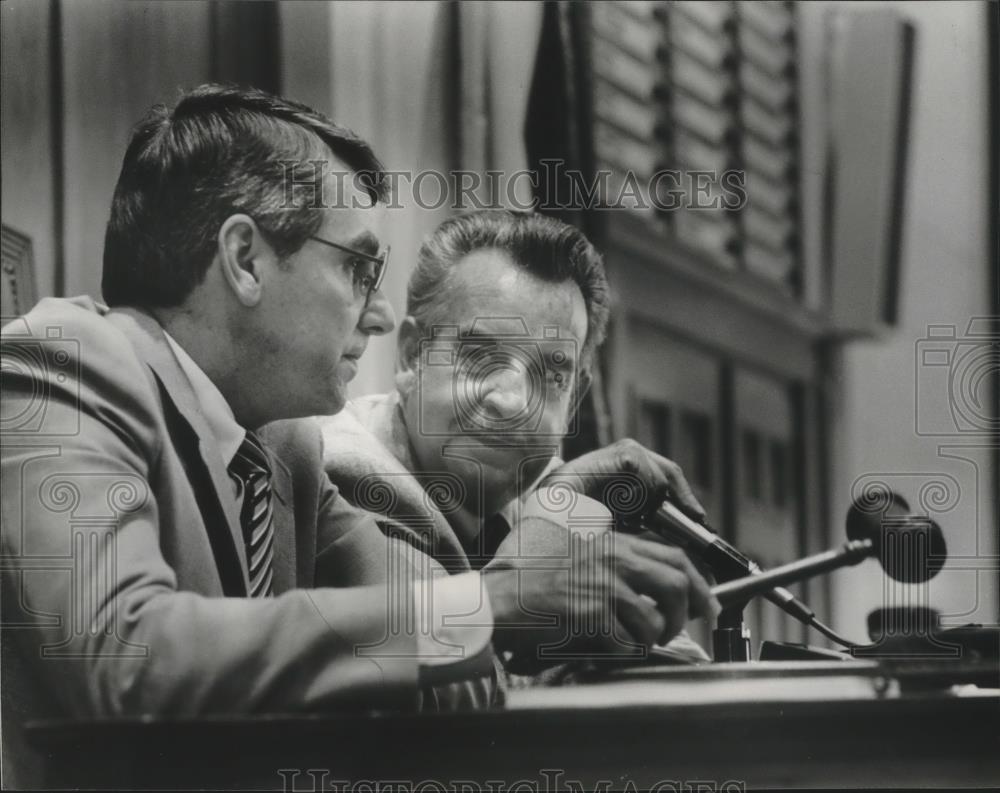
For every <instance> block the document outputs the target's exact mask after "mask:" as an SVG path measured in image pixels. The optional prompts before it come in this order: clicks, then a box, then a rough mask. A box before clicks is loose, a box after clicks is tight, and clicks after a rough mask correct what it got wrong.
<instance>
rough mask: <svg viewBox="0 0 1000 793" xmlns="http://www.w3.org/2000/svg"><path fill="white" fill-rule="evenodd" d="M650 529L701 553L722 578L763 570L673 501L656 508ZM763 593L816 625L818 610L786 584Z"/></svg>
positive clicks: (801, 619) (702, 557) (754, 573)
mask: <svg viewBox="0 0 1000 793" xmlns="http://www.w3.org/2000/svg"><path fill="white" fill-rule="evenodd" d="M650 528H651V529H653V531H655V532H657V533H658V534H659V535H660V536H662V537H664V538H665V539H668V540H670V541H671V542H674V543H676V544H677V545H679V546H681V547H682V548H684V549H685V550H687V551H691V552H693V553H695V554H697V555H698V556H699V557H700V558H701V559H702V560H703V561H704V562H705V564H707V565H708V566H709V567H711V568H712V572H714V573H715V575H716V576H717V577H718V578H720V579H723V580H725V581H732V580H733V579H737V578H742V577H744V576H748V575H749V576H755V575H761V574H762V573H763V571H762V570H761V568H760V567H759V566H758V564H757V563H756V562H754V561H752V560H750V559H748V558H747V557H745V556H744V555H743V554H742V553H740V552H739V551H738V550H736V548H734V547H733V546H732V545H730V544H729V543H728V542H726V541H725V540H724V539H722V537H720V536H719V535H718V534H716V533H715V532H714V531H712V529H710V528H709V527H708V526H703V525H702V524H700V523H697V522H695V521H693V520H692V519H691V518H689V517H688V516H687V515H685V514H684V513H683V512H681V510H680V509H678V508H677V507H676V506H674V505H673V504H671V503H670V502H669V501H664V502H663V505H662V506H661V507H660V508H659V509H658V510H657V511H656V516H655V519H654V520H653V521H652V526H650ZM761 594H763V596H764V597H765V598H767V599H768V600H770V601H771V602H772V603H773V604H774V605H776V606H777V607H778V608H780V609H781V610H782V611H784V612H785V613H786V614H790V615H791V616H792V617H794V618H795V619H797V620H799V621H801V622H803V623H805V624H806V625H812V624H813V621H814V620H815V618H816V613H815V612H814V611H813V610H812V609H810V608H809V607H808V606H807V605H806V604H805V603H803V602H802V601H801V600H799V599H798V598H797V597H795V595H793V594H792V593H791V592H789V591H788V590H787V589H785V588H784V587H780V586H779V587H773V588H770V589H768V588H765V591H764V592H762V593H761ZM730 605H732V604H730Z"/></svg>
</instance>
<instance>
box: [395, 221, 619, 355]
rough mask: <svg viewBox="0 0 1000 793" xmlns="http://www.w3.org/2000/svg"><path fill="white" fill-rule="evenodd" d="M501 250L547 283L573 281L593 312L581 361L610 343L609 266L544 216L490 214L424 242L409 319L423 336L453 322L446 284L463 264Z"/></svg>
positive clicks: (447, 227)
mask: <svg viewBox="0 0 1000 793" xmlns="http://www.w3.org/2000/svg"><path fill="white" fill-rule="evenodd" d="M484 248H486V249H490V248H492V249H496V250H500V251H503V252H504V253H506V254H507V255H509V256H510V257H511V258H512V259H513V261H514V262H515V264H517V265H518V266H520V267H523V268H524V269H526V270H527V271H528V272H530V273H532V274H533V275H535V276H537V277H539V278H542V279H544V280H546V281H552V282H557V283H558V282H562V281H569V280H572V281H574V282H575V283H576V285H577V286H579V287H580V291H581V292H582V293H583V301H584V305H585V306H586V308H587V338H586V340H585V342H584V346H583V351H582V354H581V361H582V363H583V365H584V366H587V365H589V362H590V360H591V356H592V355H593V353H594V351H595V350H596V349H597V347H598V346H599V345H600V344H601V342H602V341H604V336H605V333H606V331H607V324H608V314H609V312H610V295H609V291H608V281H607V277H606V276H605V274H604V260H603V259H602V258H601V255H600V254H599V253H598V252H597V250H596V249H595V248H594V246H593V245H591V244H590V241H589V240H588V239H587V238H586V237H585V236H584V235H583V233H582V232H581V231H579V230H578V229H576V228H574V227H573V226H569V225H567V224H566V223H562V222H561V221H558V220H554V219H552V218H549V217H545V216H544V215H535V214H532V213H527V212H512V211H509V210H505V209H500V210H497V209H486V210H480V211H477V212H470V213H468V214H464V215H459V216H457V217H454V218H451V219H449V220H446V221H445V222H444V223H442V224H441V225H440V226H438V227H437V229H435V230H434V232H433V233H432V234H431V235H430V236H429V237H428V238H427V239H426V240H424V243H423V245H421V247H420V253H419V254H418V256H417V265H416V268H415V269H414V270H413V274H412V275H411V276H410V282H409V286H408V288H407V293H406V313H407V314H409V315H411V316H412V317H413V318H414V319H415V320H416V321H417V324H418V325H419V326H420V327H421V328H422V329H423V330H425V331H426V330H429V328H430V327H431V325H433V324H434V323H441V322H448V321H449V318H448V317H447V315H446V305H447V303H446V300H445V299H444V298H443V295H446V294H447V289H446V282H447V279H448V276H449V274H450V273H451V271H452V270H453V269H454V268H455V266H456V265H457V264H458V262H459V261H460V260H461V259H462V258H463V257H464V256H467V255H468V254H470V253H472V252H473V251H477V250H482V249H484Z"/></svg>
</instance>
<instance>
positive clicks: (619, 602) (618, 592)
mask: <svg viewBox="0 0 1000 793" xmlns="http://www.w3.org/2000/svg"><path fill="white" fill-rule="evenodd" d="M613 607H614V617H615V619H614V624H620V625H621V626H622V627H624V628H625V629H626V630H627V631H628V636H629V637H630V638H631V640H632V642H633V645H632V646H631V647H629V646H627V643H623V645H622V648H621V649H622V650H623V651H627V652H632V653H634V652H635V651H636V649H637V648H636V647H635V646H634V643H635V642H638V643H640V644H641V645H642V646H643V647H646V648H649V647H652V646H653V645H654V644H656V642H657V641H658V640H659V638H660V636H662V635H663V632H664V630H665V628H666V620H665V619H664V617H663V614H661V613H660V610H659V608H658V604H657V603H656V601H655V600H653V599H651V598H648V597H646V596H645V595H641V594H639V593H637V592H635V591H633V590H632V588H631V587H629V586H628V585H627V584H626V583H625V582H624V581H622V580H621V579H618V580H617V581H616V586H615V599H614V604H613Z"/></svg>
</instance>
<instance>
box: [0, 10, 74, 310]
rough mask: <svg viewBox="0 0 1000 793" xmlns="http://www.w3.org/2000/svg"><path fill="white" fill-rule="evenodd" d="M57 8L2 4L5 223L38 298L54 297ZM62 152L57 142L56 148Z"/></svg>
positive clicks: (0, 129) (0, 182)
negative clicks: (22, 246)
mask: <svg viewBox="0 0 1000 793" xmlns="http://www.w3.org/2000/svg"><path fill="white" fill-rule="evenodd" d="M54 12H58V4H57V3H55V2H53V3H45V2H34V3H0V20H2V24H0V31H2V47H0V57H2V66H0V138H2V146H3V153H4V158H3V178H2V179H0V186H2V190H3V195H2V200H0V207H2V211H3V222H4V223H5V224H7V225H9V226H11V227H12V228H14V229H16V230H18V231H20V232H22V233H24V234H26V235H27V236H28V237H30V238H31V241H32V247H33V253H34V264H35V275H36V284H37V287H38V293H39V296H43V297H44V296H46V295H52V294H56V293H57V291H58V290H57V282H58V278H59V276H58V275H57V273H58V272H59V271H60V269H61V268H60V266H59V264H58V258H59V256H58V251H59V245H58V235H59V223H58V221H57V212H56V204H57V201H58V193H59V190H58V187H57V185H58V177H57V170H56V165H55V163H56V160H58V148H59V146H57V145H55V144H56V142H57V141H58V139H57V138H56V134H55V132H54V130H56V129H57V125H56V124H54V123H53V115H54V114H55V113H56V112H57V111H58V108H59V97H58V96H55V95H54V94H53V82H54V80H53V76H52V63H53V60H54V59H57V58H58V53H56V52H54V49H56V48H54V47H53V34H52V28H53V14H54ZM58 143H59V144H60V145H61V141H58Z"/></svg>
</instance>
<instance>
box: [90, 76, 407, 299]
mask: <svg viewBox="0 0 1000 793" xmlns="http://www.w3.org/2000/svg"><path fill="white" fill-rule="evenodd" d="M331 154H332V155H333V156H335V157H338V158H339V159H340V160H341V161H343V163H345V164H346V165H347V166H348V167H349V168H350V169H351V170H352V171H354V172H355V173H356V174H357V175H358V176H359V177H361V178H363V180H364V182H363V186H364V188H365V189H366V190H367V192H368V194H369V197H370V198H371V199H372V200H373V201H375V200H379V199H382V200H384V199H385V197H386V191H387V184H386V180H385V175H384V173H383V168H382V164H381V163H380V162H379V160H378V158H377V157H376V156H375V154H374V153H373V152H372V150H371V148H370V147H369V146H368V144H367V143H365V142H364V141H363V140H361V139H360V138H359V137H358V136H357V135H355V134H354V133H353V132H351V131H350V130H348V129H344V128H343V127H339V126H337V125H336V124H334V123H333V122H332V121H330V120H329V119H328V118H326V117H325V116H324V115H322V114H321V113H318V112H316V111H315V110H312V109H311V108H309V107H306V106H305V105H303V104H300V103H298V102H293V101H290V100H287V99H282V98H280V97H276V96H272V95H271V94H268V93H265V92H264V91H259V90H257V89H252V88H238V87H235V86H225V85H202V86H200V87H198V88H196V89H194V90H193V91H191V92H190V93H187V94H184V95H183V96H182V97H181V98H180V100H179V101H178V102H177V104H176V106H175V107H174V108H173V110H168V109H167V108H166V107H165V106H163V105H157V106H155V107H153V108H151V109H150V111H149V112H148V113H147V114H146V116H145V117H144V118H143V119H142V121H140V122H139V123H138V124H137V125H136V127H135V129H134V130H133V133H132V139H131V141H130V142H129V145H128V148H127V149H126V151H125V159H124V161H123V162H122V170H121V174H120V175H119V177H118V185H117V186H116V187H115V195H114V198H113V200H112V202H111V218H110V220H109V221H108V228H107V232H106V234H105V238H104V275H103V279H102V282H101V287H102V291H103V293H104V299H105V300H106V301H107V303H108V304H109V305H122V304H129V305H138V306H164V307H165V306H175V305H178V304H180V303H181V302H183V301H184V299H185V298H187V296H188V295H189V294H190V293H191V290H192V289H194V287H195V286H197V285H198V284H199V283H201V281H202V280H203V279H204V277H205V273H206V271H207V270H208V266H209V264H210V263H211V261H212V256H213V255H214V252H215V247H216V244H217V243H216V235H217V234H218V231H219V226H220V225H221V224H222V223H223V222H224V221H225V219H226V218H227V217H229V216H230V215H232V214H235V213H238V212H245V213H246V214H248V215H250V216H251V217H253V218H254V219H255V220H256V221H257V223H258V225H259V226H260V228H261V230H262V231H263V232H264V234H266V235H267V237H268V241H269V242H270V243H271V244H272V245H273V246H274V248H275V251H276V252H277V253H278V255H279V256H282V257H284V256H287V255H289V254H291V253H293V252H295V251H296V250H298V249H299V248H300V247H301V246H302V244H303V243H304V242H305V241H306V239H307V238H308V237H309V236H310V235H311V234H315V233H316V232H317V231H318V230H319V227H320V226H321V225H322V222H323V214H322V212H323V204H324V203H326V202H324V201H323V199H322V196H323V192H322V190H323V183H322V182H323V178H324V174H326V173H329V171H330V169H329V168H326V169H323V168H321V167H320V166H322V165H324V164H325V165H329V163H328V160H329V158H330V155H331ZM317 161H320V162H319V164H318V165H314V164H313V163H315V162H317ZM290 176H291V178H289V177H290Z"/></svg>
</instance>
